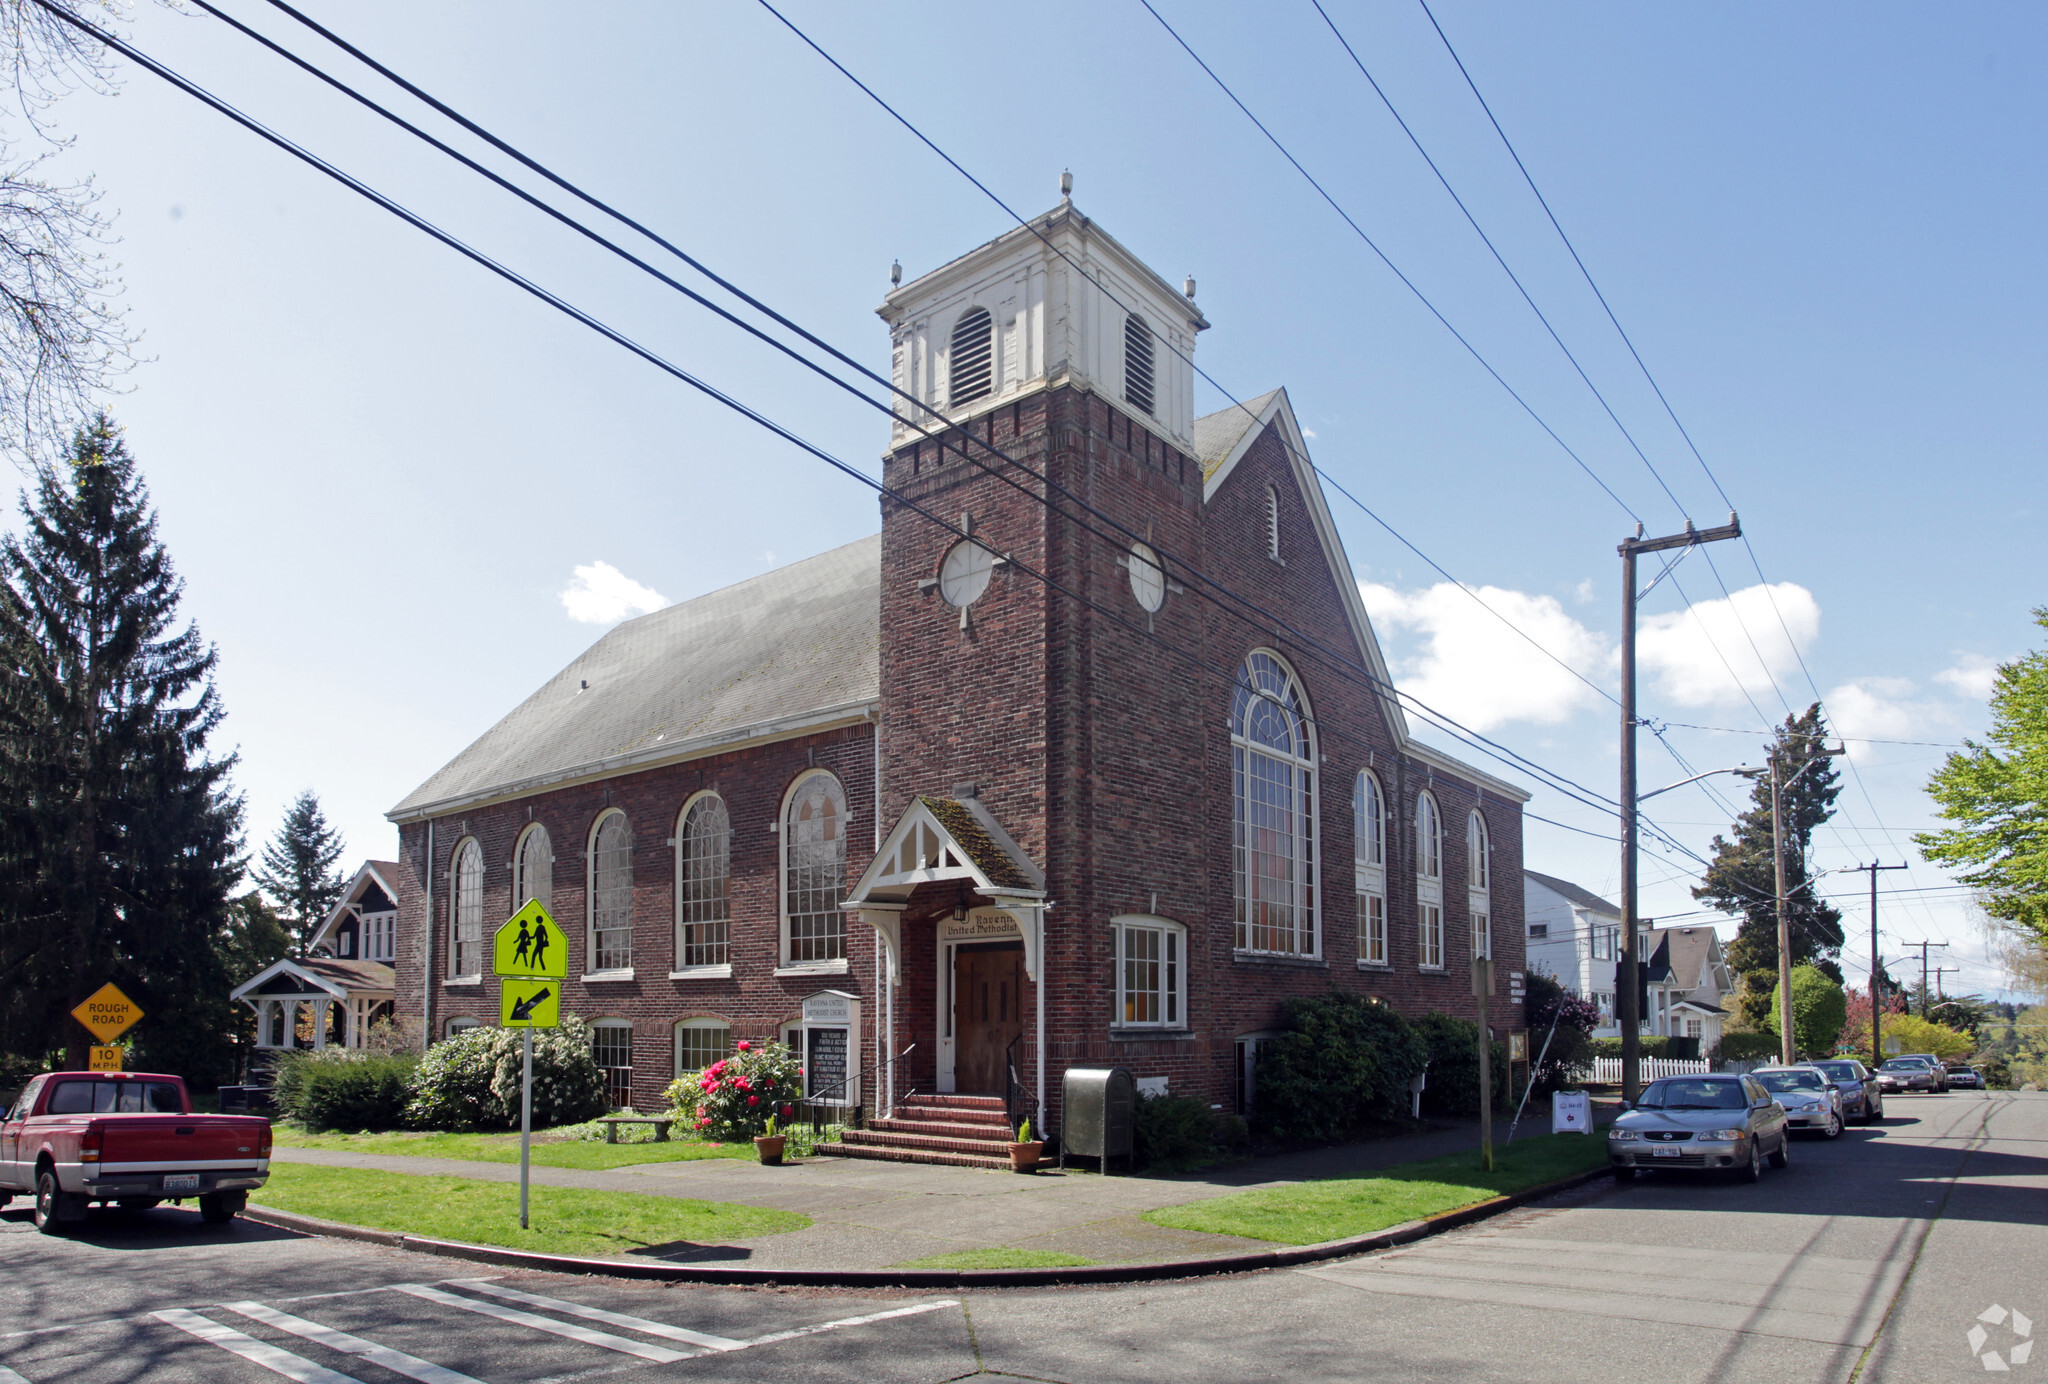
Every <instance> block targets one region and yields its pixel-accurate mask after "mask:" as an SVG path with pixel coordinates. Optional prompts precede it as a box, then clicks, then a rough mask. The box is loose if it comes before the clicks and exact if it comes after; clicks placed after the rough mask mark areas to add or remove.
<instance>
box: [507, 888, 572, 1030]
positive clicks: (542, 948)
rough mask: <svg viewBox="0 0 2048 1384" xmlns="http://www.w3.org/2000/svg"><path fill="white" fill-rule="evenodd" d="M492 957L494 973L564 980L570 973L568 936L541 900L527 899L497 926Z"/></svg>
mask: <svg viewBox="0 0 2048 1384" xmlns="http://www.w3.org/2000/svg"><path fill="white" fill-rule="evenodd" d="M491 959H492V965H491V972H492V974H494V975H501V976H529V977H535V978H546V979H551V980H564V979H567V978H568V975H569V939H568V937H567V936H566V935H564V933H563V932H562V929H561V927H560V926H559V925H558V924H557V923H556V922H555V920H554V919H553V918H550V917H549V916H548V911H547V910H546V909H545V908H542V907H541V906H540V901H539V900H537V899H528V900H527V901H526V907H524V908H522V909H520V910H519V911H518V912H517V913H514V914H513V915H512V916H511V917H510V918H507V919H506V920H505V926H503V927H501V928H499V929H498V935H497V939H496V941H495V942H494V943H493V945H492V947H491ZM556 988H557V990H559V989H560V987H559V986H557V987H556ZM548 1027H553V1025H548Z"/></svg>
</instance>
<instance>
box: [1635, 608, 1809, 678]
mask: <svg viewBox="0 0 2048 1384" xmlns="http://www.w3.org/2000/svg"><path fill="white" fill-rule="evenodd" d="M1773 597H1775V598H1776V600H1775V604H1776V609H1775V610H1774V609H1773V608H1772V605H1773ZM1780 615H1782V616H1783V617H1784V624H1783V625H1782V626H1781V625H1780V624H1779V623H1778V621H1779V616H1780ZM1788 630H1789V631H1790V632H1791V636H1792V637H1791V639H1790V640H1789V641H1788V640H1787V639H1786V637H1785V636H1786V631H1788ZM1819 633H1820V605H1819V603H1818V602H1816V601H1815V600H1814V599H1813V593H1812V592H1811V591H1808V590H1807V589H1806V588H1805V587H1803V586H1799V585H1797V584H1796V583H1793V582H1779V583H1778V584H1777V585H1775V586H1771V587H1763V586H1746V587H1744V588H1743V589H1742V590H1740V591H1738V592H1736V593H1735V594H1734V596H1732V597H1729V598H1726V599H1717V600H1712V601H1700V602H1698V603H1697V604H1695V605H1692V606H1689V607H1687V608H1686V609H1684V610H1680V611H1675V612H1673V613H1671V614H1669V615H1651V616H1647V617H1645V618H1644V619H1643V620H1642V621H1641V623H1640V624H1639V625H1638V626H1637V628H1636V660H1637V663H1638V665H1639V666H1640V667H1641V668H1642V669H1643V670H1644V671H1645V672H1647V673H1650V674H1652V675H1654V676H1655V678H1656V685H1655V692H1656V695H1657V696H1659V697H1662V698H1665V699H1667V700H1669V701H1673V702H1677V703H1678V704H1679V705H1681V706H1719V705H1722V704H1724V703H1728V702H1740V701H1742V700H1744V697H1743V691H1744V689H1745V688H1746V689H1747V690H1748V693H1749V695H1750V696H1751V697H1753V698H1755V699H1756V701H1757V702H1758V703H1759V704H1760V705H1764V706H1769V705H1770V704H1771V703H1772V702H1775V701H1776V700H1777V698H1776V697H1775V696H1774V695H1772V694H1771V691H1770V687H1771V682H1772V680H1773V679H1776V680H1779V681H1781V682H1782V681H1783V680H1784V679H1785V677H1786V676H1787V675H1788V674H1790V673H1792V672H1793V670H1795V669H1796V668H1797V667H1798V666H1799V654H1800V653H1802V652H1804V651H1805V650H1806V649H1807V648H1808V647H1810V646H1811V645H1812V643H1813V641H1814V638H1815V636H1817V635H1818V634H1819ZM1751 641H1754V644H1752V642H1751ZM1731 669H1732V670H1733V675H1732V676H1731V673H1730V670H1731Z"/></svg>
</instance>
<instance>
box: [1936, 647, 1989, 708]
mask: <svg viewBox="0 0 2048 1384" xmlns="http://www.w3.org/2000/svg"><path fill="white" fill-rule="evenodd" d="M1934 680H1935V681H1936V682H1938V683H1940V684H1942V685H1943V686H1944V687H1947V688H1949V689H1950V690H1951V691H1953V692H1954V693H1955V694H1956V695H1957V696H1959V697H1968V698H1969V699H1970V700H1971V701H1973V702H1986V701H1990V700H1991V689H1992V687H1993V685H1994V684H1996V682H1997V681H1998V660H1997V659H1995V658H1986V657H1984V655H1982V654H1964V655H1963V656H1962V657H1961V658H1959V659H1957V660H1956V662H1955V666H1954V667H1953V668H1944V669H1942V670H1941V671H1940V672H1939V673H1936V674H1935V675H1934Z"/></svg>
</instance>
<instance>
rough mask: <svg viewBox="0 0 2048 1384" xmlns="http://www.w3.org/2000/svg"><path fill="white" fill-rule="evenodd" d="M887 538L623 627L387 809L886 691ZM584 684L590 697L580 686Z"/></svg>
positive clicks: (717, 735) (403, 813) (645, 753)
mask: <svg viewBox="0 0 2048 1384" xmlns="http://www.w3.org/2000/svg"><path fill="white" fill-rule="evenodd" d="M881 559H882V539H881V535H880V534H876V535H873V536H871V537H868V538H863V539H861V540H860V541H859V542H856V543H849V544H847V545H846V546H845V547H843V548H835V549H833V550H832V551H831V552H828V553H821V554H819V555H818V556H817V557H813V558H806V559H805V560H804V561H802V562H796V563H792V564H790V565H789V566H787V567H783V568H779V569H777V570H776V571H773V572H768V573H764V574H763V575H761V576H758V577H755V578H753V579H751V580H749V581H743V582H740V583H739V584H737V585H735V586H728V587H726V588H725V589H724V590H722V591H714V592H711V593H710V594H709V595H705V596H699V597H697V598H696V599H695V600H691V601H684V602H682V603H681V604H679V605H672V606H670V607H668V608H667V609H666V610H657V611H655V612H654V613H653V614H652V615H643V616H641V617H640V618H638V619H637V620H628V621H627V622H626V623H625V624H622V625H620V626H618V627H617V628H616V629H614V630H612V631H611V632H610V633H609V634H607V635H605V636H604V638H602V639H600V640H598V641H597V643H595V644H593V645H591V646H590V648H589V649H588V650H587V651H586V652H585V653H584V654H583V655H582V657H580V658H578V659H577V660H576V661H575V662H574V663H571V664H570V665H569V666H568V667H567V668H564V669H563V670H562V671H561V672H559V673H557V674H556V675H555V676H554V677H553V678H552V679H550V680H549V681H548V682H547V684H546V685H544V686H543V687H542V688H541V689H540V690H539V691H538V692H536V693H534V694H533V695H532V696H531V697H528V698H527V699H526V700H525V701H524V702H522V703H520V704H519V705H518V706H517V707H515V708H514V709H513V710H512V712H511V714H510V715H508V716H506V717H505V719H504V720H502V721H500V722H498V724H496V725H495V726H492V727H491V728H490V729H489V730H487V731H485V732H484V733H483V735H482V736H480V737H479V738H478V739H477V741H476V743H475V744H473V745H471V746H470V747H469V748H468V749H466V750H464V751H463V752H462V753H461V754H459V755H457V756H455V758H454V759H452V760H450V761H449V762H448V763H447V764H446V765H445V766H443V767H442V768H441V769H440V770H439V771H438V772H437V773H435V774H434V776H433V777H432V778H429V779H428V780H427V781H426V782H425V783H423V784H421V785H420V786H419V787H418V788H415V789H414V790H413V791H412V792H411V793H410V794H408V795H407V796H406V798H405V801H403V802H401V803H399V804H398V806H396V807H394V808H392V809H391V811H390V813H389V814H387V815H389V816H391V817H393V818H403V817H407V816H410V815H412V814H413V813H416V812H418V811H420V810H421V809H423V808H429V807H432V806H435V805H437V804H441V803H448V802H451V801H454V800H460V801H471V800H475V799H478V798H482V797H486V796H489V795H492V794H495V793H503V792H508V791H513V790H515V789H518V788H520V787H522V786H527V785H532V786H536V787H537V786H539V785H540V784H543V783H546V782H549V781H553V780H559V779H564V778H572V777H578V776H581V775H584V774H590V773H597V772H601V771H604V770H606V769H608V768H614V767H617V766H618V765H619V764H620V762H621V761H630V760H637V759H641V758H647V757H651V756H652V757H658V756H660V755H661V754H662V753H663V752H664V751H666V750H668V749H670V748H680V747H682V746H684V745H688V744H691V743H693V742H694V743H716V742H717V741H718V740H721V739H724V740H738V739H743V738H746V737H747V736H749V735H750V734H752V733H753V732H754V730H755V729H756V728H758V727H765V726H770V725H773V724H775V723H778V722H786V721H791V720H801V719H802V718H804V717H806V716H816V715H822V714H825V713H829V712H832V711H835V710H839V709H851V708H855V707H859V706H861V705H863V704H865V703H869V702H873V701H875V700H877V699H878V698H879V697H880V696H881V628H882V615H881V590H882V577H881ZM586 683H587V684H588V687H587V689H586V687H585V684H586Z"/></svg>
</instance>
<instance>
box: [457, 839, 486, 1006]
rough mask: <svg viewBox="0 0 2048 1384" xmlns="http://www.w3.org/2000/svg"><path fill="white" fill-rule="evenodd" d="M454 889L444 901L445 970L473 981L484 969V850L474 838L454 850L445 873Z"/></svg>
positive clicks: (463, 842) (464, 841)
mask: <svg viewBox="0 0 2048 1384" xmlns="http://www.w3.org/2000/svg"><path fill="white" fill-rule="evenodd" d="M448 873H449V875H450V877H451V882H452V883H453V885H454V888H453V889H452V890H451V891H450V898H449V901H448V970H449V975H450V976H451V977H455V978H459V979H464V980H467V979H473V978H476V977H479V976H481V975H482V974H483V969H484V848H483V847H482V846H480V845H478V844H477V840H476V838H475V837H474V836H472V837H468V838H466V839H465V840H463V841H462V842H461V844H459V845H457V846H456V848H455V859H454V862H453V863H452V864H451V865H450V867H449V871H448Z"/></svg>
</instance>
